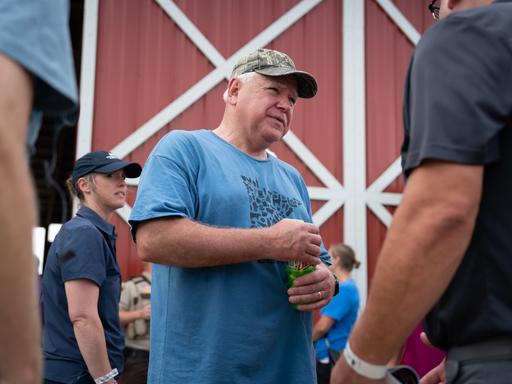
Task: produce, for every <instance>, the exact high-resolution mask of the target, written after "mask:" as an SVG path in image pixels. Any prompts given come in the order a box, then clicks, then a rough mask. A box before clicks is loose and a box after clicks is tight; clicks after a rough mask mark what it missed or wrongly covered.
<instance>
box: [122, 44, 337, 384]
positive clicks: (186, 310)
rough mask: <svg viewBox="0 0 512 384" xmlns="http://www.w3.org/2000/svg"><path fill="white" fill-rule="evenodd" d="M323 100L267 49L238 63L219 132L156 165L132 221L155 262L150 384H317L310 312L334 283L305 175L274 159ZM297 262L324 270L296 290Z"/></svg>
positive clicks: (168, 143) (168, 145) (191, 138)
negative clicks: (301, 105)
mask: <svg viewBox="0 0 512 384" xmlns="http://www.w3.org/2000/svg"><path fill="white" fill-rule="evenodd" d="M316 90H317V85H316V81H315V79H314V78H313V76H311V75H310V74H308V73H306V72H302V71H298V70H296V68H295V65H294V64H293V62H292V60H291V59H290V58H289V57H288V56H287V55H285V54H284V53H281V52H277V51H273V50H268V49H259V50H258V51H256V52H254V53H251V54H249V55H247V56H245V57H244V58H242V59H241V60H240V61H239V62H238V63H237V64H236V65H235V67H234V69H233V73H232V75H231V79H230V81H229V83H228V88H227V90H226V92H225V95H224V99H225V102H226V107H225V112H224V117H223V119H222V122H221V123H220V124H219V126H218V127H217V128H216V129H215V130H213V131H209V130H199V131H194V132H186V131H172V132H171V133H169V134H167V135H166V136H164V137H163V138H162V140H161V141H160V142H159V143H158V145H157V146H156V147H155V149H154V150H153V152H152V153H151V155H150V156H149V159H148V161H147V163H146V166H145V168H144V171H143V175H142V177H141V180H140V184H139V189H138V194H137V200H136V203H135V206H134V208H133V212H132V215H131V218H130V222H131V224H132V226H133V235H134V238H135V240H136V243H137V250H138V254H139V256H140V257H141V258H142V259H143V260H146V261H151V262H154V263H156V264H155V265H154V267H153V285H152V297H151V301H152V304H151V309H152V313H151V354H150V367H149V379H148V382H149V383H152V384H156V383H160V384H164V383H165V384H172V383H179V384H181V383H188V382H190V383H197V384H204V383H237V384H244V383H298V384H300V383H308V384H312V383H314V382H315V365H314V352H313V347H312V342H311V311H313V310H316V309H319V308H321V307H323V306H324V305H326V304H327V303H328V302H329V301H330V299H331V297H332V296H333V294H334V290H335V278H334V277H333V275H332V274H331V273H330V271H329V270H328V269H327V267H326V266H325V264H324V263H323V262H327V263H329V255H328V253H327V252H326V250H325V247H324V246H323V244H322V240H321V238H320V234H319V230H318V227H317V226H316V225H314V224H311V221H312V218H311V215H312V214H311V207H310V200H309V196H308V192H307V189H306V185H305V183H304V181H303V179H302V177H301V176H300V174H299V173H298V172H297V170H295V169H294V168H293V167H291V166H290V165H288V164H287V163H285V162H283V161H281V160H279V159H277V158H276V157H275V156H273V155H270V154H269V153H268V152H267V149H268V148H269V147H270V145H271V144H273V143H275V142H278V141H279V140H281V138H282V137H283V136H284V135H285V134H286V132H287V131H288V129H289V128H290V123H291V119H292V116H293V110H294V107H295V102H296V101H297V98H298V97H303V98H311V97H313V96H314V95H315V93H316ZM291 261H299V262H301V263H303V264H304V265H309V264H312V265H315V266H316V270H315V271H313V272H311V273H309V274H308V275H305V276H303V277H302V278H298V279H296V280H295V284H294V286H293V287H292V288H289V287H288V280H287V273H286V266H287V263H288V262H291ZM292 304H294V305H292Z"/></svg>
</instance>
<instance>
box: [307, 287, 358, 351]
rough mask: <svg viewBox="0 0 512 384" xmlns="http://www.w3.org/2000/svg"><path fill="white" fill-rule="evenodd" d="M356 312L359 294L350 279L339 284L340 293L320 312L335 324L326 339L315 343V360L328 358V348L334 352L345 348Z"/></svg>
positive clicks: (323, 338)
mask: <svg viewBox="0 0 512 384" xmlns="http://www.w3.org/2000/svg"><path fill="white" fill-rule="evenodd" d="M358 310H359V292H358V290H357V286H356V283H355V282H354V280H352V279H347V280H345V281H344V282H343V283H341V284H340V292H339V293H338V294H337V295H336V296H334V297H333V298H332V300H331V302H330V303H329V304H327V305H326V306H325V307H323V308H322V309H321V310H320V314H321V315H326V316H329V317H330V318H331V319H333V320H335V322H334V324H333V326H332V327H331V329H330V330H329V332H327V337H322V338H320V339H318V340H317V341H316V343H315V348H316V358H317V360H322V359H324V358H326V357H328V352H327V349H328V348H329V346H330V348H331V349H334V350H335V351H341V350H343V349H344V348H345V344H347V340H348V335H349V334H350V331H351V330H352V327H353V326H354V323H355V322H356V319H357V312H358Z"/></svg>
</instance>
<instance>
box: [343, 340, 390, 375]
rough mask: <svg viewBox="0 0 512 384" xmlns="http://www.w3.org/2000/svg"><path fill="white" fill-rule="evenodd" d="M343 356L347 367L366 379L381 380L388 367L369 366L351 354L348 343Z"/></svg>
mask: <svg viewBox="0 0 512 384" xmlns="http://www.w3.org/2000/svg"><path fill="white" fill-rule="evenodd" d="M343 356H345V360H347V363H348V365H349V366H350V367H351V368H352V369H353V370H354V371H356V372H357V373H358V374H360V375H361V376H364V377H367V378H368V379H374V380H377V379H383V378H384V377H385V376H386V372H387V371H388V367H387V366H386V365H375V364H370V363H367V362H366V361H364V360H362V359H360V358H359V357H357V356H356V355H355V354H354V352H352V349H350V344H349V343H348V341H347V345H346V346H345V350H344V351H343Z"/></svg>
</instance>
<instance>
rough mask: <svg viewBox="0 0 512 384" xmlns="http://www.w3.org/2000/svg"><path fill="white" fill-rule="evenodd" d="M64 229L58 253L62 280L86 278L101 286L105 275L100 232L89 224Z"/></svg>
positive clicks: (104, 260) (104, 259)
mask: <svg viewBox="0 0 512 384" xmlns="http://www.w3.org/2000/svg"><path fill="white" fill-rule="evenodd" d="M64 230H65V231H66V232H64V233H63V236H62V246H61V248H60V249H59V255H58V262H59V265H60V268H61V274H62V281H63V282H66V281H70V280H77V279H87V280H91V281H93V282H94V283H95V284H96V285H98V286H101V284H102V283H103V281H104V280H105V279H106V277H107V272H106V270H107V267H106V264H107V260H106V255H105V250H104V248H103V243H104V242H103V238H102V235H101V233H100V232H99V231H98V230H97V229H96V228H94V227H92V226H90V225H80V226H76V227H73V228H71V229H70V230H69V229H64Z"/></svg>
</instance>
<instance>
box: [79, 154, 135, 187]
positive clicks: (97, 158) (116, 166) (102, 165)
mask: <svg viewBox="0 0 512 384" xmlns="http://www.w3.org/2000/svg"><path fill="white" fill-rule="evenodd" d="M120 169H124V172H125V174H126V177H129V178H134V177H139V176H140V173H141V172H142V167H141V166H140V165H139V164H137V163H128V162H126V161H123V160H121V159H120V158H119V157H117V156H116V155H114V154H113V153H110V152H106V151H94V152H89V153H88V154H86V155H83V156H82V157H81V158H79V159H78V160H77V161H76V162H75V166H74V167H73V172H72V173H71V181H72V182H73V184H75V183H76V182H77V181H78V179H79V178H81V177H83V176H85V175H88V174H89V173H93V172H95V173H114V172H117V171H119V170H120Z"/></svg>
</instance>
